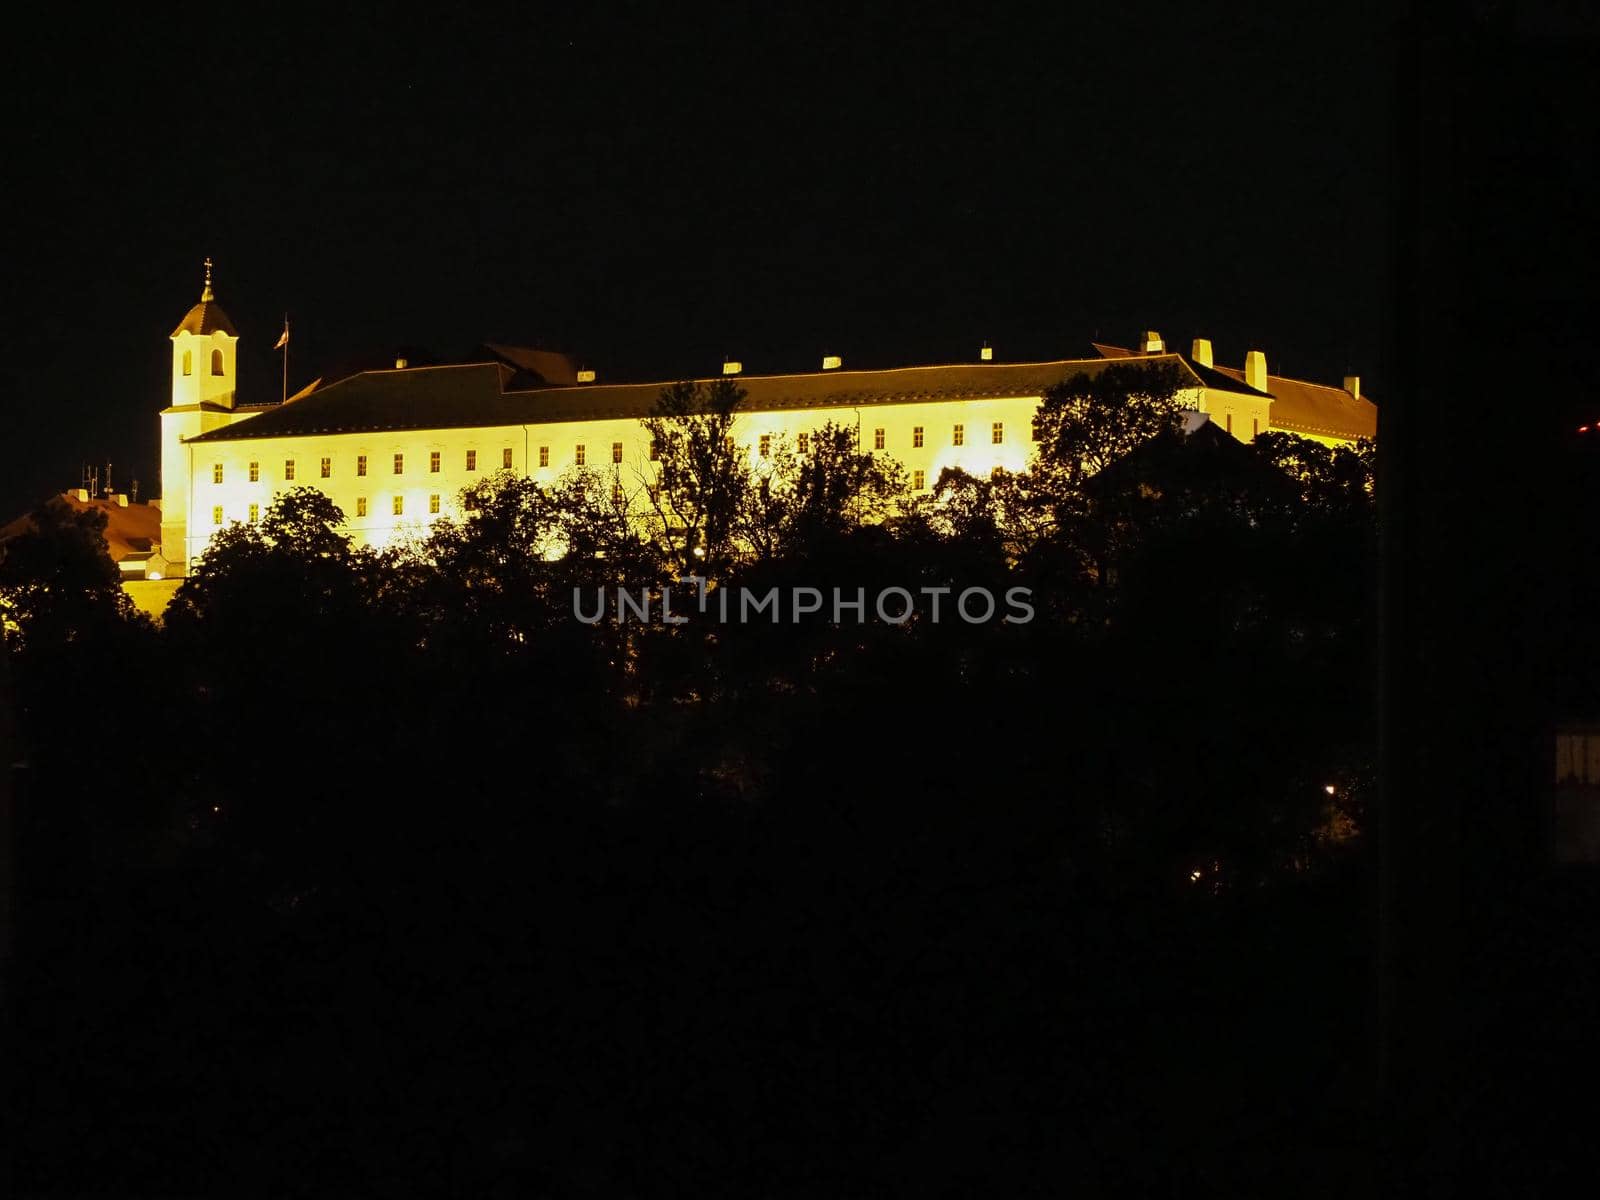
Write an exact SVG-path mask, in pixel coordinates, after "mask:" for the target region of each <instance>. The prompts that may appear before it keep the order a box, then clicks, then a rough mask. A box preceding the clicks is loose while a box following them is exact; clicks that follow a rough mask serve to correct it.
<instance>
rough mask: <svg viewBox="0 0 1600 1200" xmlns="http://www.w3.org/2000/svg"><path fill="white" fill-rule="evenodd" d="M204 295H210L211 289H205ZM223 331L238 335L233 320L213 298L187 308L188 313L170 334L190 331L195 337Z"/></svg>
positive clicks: (174, 335)
mask: <svg viewBox="0 0 1600 1200" xmlns="http://www.w3.org/2000/svg"><path fill="white" fill-rule="evenodd" d="M206 295H207V296H210V295H211V289H209V288H207V289H206ZM219 332H220V333H225V334H227V335H228V336H229V337H238V336H239V332H238V330H236V329H234V327H233V322H232V321H230V320H229V319H228V314H227V313H225V312H223V311H222V305H220V304H218V303H217V302H216V301H215V300H209V299H208V300H202V301H200V303H199V304H196V305H195V306H194V307H193V308H191V309H190V310H189V315H188V316H186V317H184V318H183V320H182V321H180V322H178V327H177V328H176V329H174V330H173V331H172V336H173V337H177V336H178V335H179V334H180V333H192V334H194V335H195V336H196V337H205V336H206V335H207V334H209V333H219Z"/></svg>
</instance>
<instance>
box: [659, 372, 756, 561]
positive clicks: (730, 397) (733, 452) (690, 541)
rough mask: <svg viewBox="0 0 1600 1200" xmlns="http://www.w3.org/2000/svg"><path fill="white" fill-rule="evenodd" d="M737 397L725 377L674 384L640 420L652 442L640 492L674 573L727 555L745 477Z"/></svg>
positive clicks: (747, 464)
mask: <svg viewBox="0 0 1600 1200" xmlns="http://www.w3.org/2000/svg"><path fill="white" fill-rule="evenodd" d="M744 398H745V391H744V389H743V388H741V387H739V386H738V385H737V384H735V383H734V382H733V381H732V380H731V379H718V380H715V381H713V382H711V383H709V384H700V383H692V382H684V383H677V384H673V385H672V386H670V387H666V388H663V389H662V390H661V395H660V396H659V397H658V398H657V401H656V405H655V409H654V411H653V412H652V413H651V415H650V416H649V417H646V418H645V419H644V421H643V425H644V428H645V431H646V432H647V433H648V434H649V435H650V439H651V443H652V445H651V456H650V457H651V461H652V463H653V464H654V466H653V471H654V478H653V479H652V480H648V481H647V484H648V488H647V493H646V494H647V498H648V501H649V505H650V510H651V512H652V513H653V514H654V517H655V520H654V533H655V535H656V537H657V538H659V539H660V541H661V543H662V545H663V546H664V547H665V548H666V551H667V554H668V556H669V557H670V559H671V560H672V562H673V563H674V564H675V565H676V566H677V567H678V568H679V570H680V573H688V572H690V571H693V570H695V569H697V568H699V569H702V570H711V571H716V570H719V569H720V568H721V567H723V566H724V565H725V564H726V563H728V562H730V561H731V560H732V558H733V555H734V546H733V537H734V530H735V527H736V525H737V521H738V514H739V509H740V505H741V503H742V502H743V499H744V494H745V490H746V488H747V487H748V486H749V480H750V461H749V456H748V455H747V453H746V452H745V451H744V450H743V449H742V448H740V447H739V445H738V444H737V443H736V441H735V440H734V436H733V427H734V422H735V420H736V419H737V418H736V414H737V411H738V408H739V405H740V404H742V403H743V402H744ZM697 551H698V553H697Z"/></svg>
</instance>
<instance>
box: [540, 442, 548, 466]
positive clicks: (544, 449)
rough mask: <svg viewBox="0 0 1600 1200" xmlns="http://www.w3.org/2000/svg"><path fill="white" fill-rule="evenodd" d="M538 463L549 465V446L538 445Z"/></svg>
mask: <svg viewBox="0 0 1600 1200" xmlns="http://www.w3.org/2000/svg"><path fill="white" fill-rule="evenodd" d="M539 465H540V466H541V467H548V466H549V465H550V447H549V446H540V447H539Z"/></svg>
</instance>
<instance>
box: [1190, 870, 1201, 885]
mask: <svg viewBox="0 0 1600 1200" xmlns="http://www.w3.org/2000/svg"><path fill="white" fill-rule="evenodd" d="M1189 882H1190V883H1199V882H1200V872H1199V871H1190V872H1189Z"/></svg>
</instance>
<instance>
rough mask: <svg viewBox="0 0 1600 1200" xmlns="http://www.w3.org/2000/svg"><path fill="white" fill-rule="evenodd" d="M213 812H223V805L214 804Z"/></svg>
mask: <svg viewBox="0 0 1600 1200" xmlns="http://www.w3.org/2000/svg"><path fill="white" fill-rule="evenodd" d="M211 811H212V812H221V811H222V805H220V804H213V805H212V806H211Z"/></svg>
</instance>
